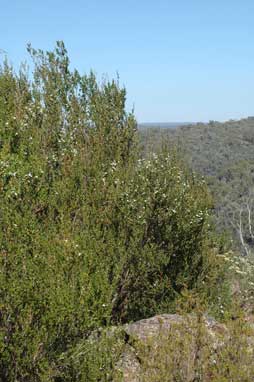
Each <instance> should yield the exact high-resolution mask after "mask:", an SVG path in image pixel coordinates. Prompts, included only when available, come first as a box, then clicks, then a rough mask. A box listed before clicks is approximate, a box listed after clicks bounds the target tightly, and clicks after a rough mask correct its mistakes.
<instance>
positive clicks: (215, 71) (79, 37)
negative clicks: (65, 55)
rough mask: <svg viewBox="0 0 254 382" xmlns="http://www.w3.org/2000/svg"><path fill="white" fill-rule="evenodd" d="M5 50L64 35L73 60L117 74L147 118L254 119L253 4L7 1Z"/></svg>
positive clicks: (19, 56)
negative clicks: (253, 116)
mask: <svg viewBox="0 0 254 382" xmlns="http://www.w3.org/2000/svg"><path fill="white" fill-rule="evenodd" d="M0 9H1V13H0V14H1V18H0V20H1V21H0V49H2V50H4V51H6V52H7V54H8V57H9V59H10V60H11V61H12V63H13V64H15V66H17V65H18V63H20V62H21V61H22V60H25V59H26V60H27V53H26V44H27V43H28V42H31V43H32V46H33V47H35V48H42V49H47V50H50V49H52V48H53V47H54V43H55V41H56V40H64V42H65V45H66V47H67V49H68V51H69V55H70V58H71V62H72V65H73V66H75V67H77V68H78V69H79V70H80V71H81V72H88V71H89V70H90V69H94V70H95V72H96V73H97V74H98V76H99V77H101V76H102V75H104V74H107V75H108V76H109V77H115V76H116V73H117V72H118V73H119V75H120V80H121V83H122V84H124V85H125V86H126V88H127V92H128V99H127V107H128V108H129V109H130V108H131V107H132V105H134V107H135V114H136V116H137V119H138V121H139V122H153V121H158V122H166V121H208V120H211V119H215V120H227V119H230V118H234V119H238V118H241V117H245V116H248V115H254V22H253V18H254V1H253V0H242V1H240V0H231V1H229V0H220V1H219V0H203V1H201V0H196V1H194V0H193V1H192V0H185V1H184V0H174V1H170V0H168V1H166V0H165V1H163V0H156V1H151V0H136V1H134V0H124V1H122V0H118V1H115V0H104V1H103V0H100V1H97V0H93V1H92V0H91V1H86V0H83V1H81V0H73V1H65V0H62V1H60V0H51V1H50V0H44V1H35V0H33V1H32V0H9V1H3V0H0ZM1 58H3V55H1V56H0V60H1Z"/></svg>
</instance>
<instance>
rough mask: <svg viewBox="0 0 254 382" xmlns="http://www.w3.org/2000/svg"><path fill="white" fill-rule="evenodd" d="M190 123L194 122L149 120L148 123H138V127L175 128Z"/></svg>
mask: <svg viewBox="0 0 254 382" xmlns="http://www.w3.org/2000/svg"><path fill="white" fill-rule="evenodd" d="M190 124H192V122H147V123H140V124H138V127H139V128H140V129H146V128H155V129H156V128H159V129H175V128H177V127H180V126H185V125H190Z"/></svg>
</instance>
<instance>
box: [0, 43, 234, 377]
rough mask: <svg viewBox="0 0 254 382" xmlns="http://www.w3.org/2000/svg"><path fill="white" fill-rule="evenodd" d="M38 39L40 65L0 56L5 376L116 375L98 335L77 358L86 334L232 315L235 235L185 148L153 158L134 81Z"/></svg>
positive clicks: (0, 327)
mask: <svg viewBox="0 0 254 382" xmlns="http://www.w3.org/2000/svg"><path fill="white" fill-rule="evenodd" d="M28 51H29V53H30V54H31V56H32V58H33V61H34V66H33V73H32V74H31V72H28V71H27V70H26V69H25V68H24V67H23V68H21V70H20V72H19V73H15V71H14V70H13V68H12V67H11V66H10V65H9V64H8V63H7V62H5V63H4V64H3V65H2V67H1V69H0V174H1V177H0V379H1V380H2V381H8V382H12V381H13V382H14V381H19V382H25V381H29V382H30V381H32V382H33V381H38V382H39V381H58V382H61V381H80V380H84V381H97V380H102V381H104V380H105V381H106V380H110V377H109V376H108V374H107V373H106V371H105V368H104V367H103V366H102V364H100V365H99V366H98V369H96V370H94V368H93V367H92V369H91V366H89V365H90V363H89V362H91V364H92V365H93V362H94V357H95V355H94V353H92V350H91V349H92V348H91V346H92V345H91V342H89V340H88V342H85V349H86V350H84V351H83V350H82V351H83V353H82V357H83V358H82V360H83V361H82V362H83V363H82V365H83V366H82V365H80V364H79V363H78V362H76V363H75V354H79V349H80V347H79V346H80V341H81V339H82V340H83V341H85V340H86V339H89V338H90V337H89V336H90V335H91V333H93V331H94V330H96V329H98V328H103V327H107V326H108V325H112V324H120V323H124V322H127V321H132V320H137V319H140V318H144V317H148V316H151V315H153V314H156V313H163V312H167V313H168V312H175V311H176V310H177V309H179V307H181V308H182V309H183V310H185V311H190V310H191V309H193V308H195V306H196V304H199V306H202V307H204V309H206V310H207V311H212V312H213V314H215V315H216V314H217V316H218V315H223V313H224V310H226V306H227V303H228V302H229V300H228V293H229V290H228V288H227V285H226V282H225V277H226V271H225V264H226V263H225V261H224V259H225V256H224V255H225V248H224V245H223V242H222V241H221V240H220V239H219V238H218V237H217V235H216V234H215V233H214V229H213V226H212V225H211V222H210V218H209V213H210V209H211V207H212V202H211V197H210V194H209V192H208V190H207V186H206V184H205V182H204V181H203V180H202V179H201V178H200V177H198V176H196V175H195V174H194V173H192V172H190V171H189V170H188V168H187V167H186V166H185V165H184V163H183V161H182V160H181V159H180V158H179V157H178V155H177V153H176V152H174V151H173V150H172V151H171V152H170V153H163V152H160V153H158V154H157V155H151V156H148V157H147V158H142V155H141V153H140V149H139V147H138V137H137V126H136V122H135V118H134V115H133V114H128V113H127V112H126V111H125V97H126V91H125V89H122V88H121V87H120V86H119V84H118V82H117V81H114V80H113V81H108V82H102V83H99V82H98V80H97V79H96V77H95V75H94V74H93V73H92V72H91V73H90V74H89V75H80V74H79V73H78V72H77V71H76V70H73V71H72V70H71V69H70V66H69V58H68V55H67V52H66V49H65V47H64V44H63V43H62V42H58V43H57V46H56V49H55V50H54V51H53V52H43V51H41V50H34V49H33V48H31V47H28ZM222 308H223V309H224V310H223V309H222ZM82 349H83V348H82ZM103 349H104V350H105V349H107V347H106V345H105V346H104V345H103ZM96 351H97V352H98V351H99V353H100V354H101V351H102V349H99V350H98V349H97V350H96ZM70 354H71V355H72V356H71V355H70ZM73 357H74V359H73ZM79 357H80V354H79ZM79 359H80V358H79ZM103 362H104V361H103ZM105 362H106V361H105Z"/></svg>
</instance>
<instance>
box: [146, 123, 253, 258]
mask: <svg viewBox="0 0 254 382" xmlns="http://www.w3.org/2000/svg"><path fill="white" fill-rule="evenodd" d="M140 135H141V142H142V145H143V151H144V152H145V153H147V152H150V151H155V152H156V151H157V149H158V147H160V146H161V144H164V145H165V146H171V145H172V144H176V145H178V148H179V150H180V152H181V155H182V156H183V157H184V158H185V159H186V161H187V162H188V163H189V165H190V167H191V168H192V169H194V170H195V171H197V172H198V173H200V174H202V175H204V176H205V177H206V180H207V182H208V185H209V188H210V190H211V191H212V193H213V196H214V202H215V206H214V212H215V216H216V224H217V227H218V228H219V230H221V229H222V228H223V229H226V230H227V231H228V232H230V235H231V237H232V239H233V241H234V245H235V247H236V248H237V249H238V250H240V252H241V253H242V254H243V255H247V254H249V255H251V253H252V252H253V249H254V235H253V228H252V227H253V223H254V220H253V213H254V192H253V191H254V150H253V148H254V117H249V118H247V119H242V120H240V121H233V120H232V121H228V122H226V123H219V122H215V121H211V122H209V123H208V124H203V123H198V124H195V125H189V126H183V127H180V128H177V129H174V130H172V129H167V130H165V129H160V128H156V127H155V126H154V127H153V128H152V129H151V130H150V129H146V130H144V129H142V130H140Z"/></svg>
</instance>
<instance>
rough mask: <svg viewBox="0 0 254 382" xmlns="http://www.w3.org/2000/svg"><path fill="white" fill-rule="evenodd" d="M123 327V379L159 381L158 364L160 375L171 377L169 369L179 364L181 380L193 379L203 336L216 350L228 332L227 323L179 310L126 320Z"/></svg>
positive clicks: (126, 381) (136, 381)
mask: <svg viewBox="0 0 254 382" xmlns="http://www.w3.org/2000/svg"><path fill="white" fill-rule="evenodd" d="M200 322H202V324H203V325H200ZM201 327H202V331H203V332H202V333H201V332H200V328H201ZM124 330H125V333H126V344H125V347H124V350H123V353H122V356H121V359H120V360H119V362H118V364H117V369H118V370H121V372H122V376H123V382H141V381H142V382H143V381H149V382H150V381H151V382H152V381H156V382H160V381H161V379H160V380H158V379H156V378H158V376H157V377H156V373H157V372H158V367H157V366H156V365H157V364H159V365H160V366H159V368H160V371H159V373H160V378H164V379H165V380H168V379H167V373H170V372H176V371H174V370H173V368H175V364H176V365H177V364H178V365H179V366H180V368H179V370H178V371H177V372H178V374H179V376H180V377H179V378H182V379H179V380H184V381H185V382H191V381H194V380H195V370H196V369H197V367H196V363H197V362H200V360H201V359H202V357H203V354H202V351H203V350H202V349H201V348H200V344H199V341H200V337H201V336H202V341H203V342H204V343H207V344H209V348H210V349H213V351H216V350H217V349H218V348H219V347H220V346H221V344H222V343H223V341H222V338H225V337H226V336H227V335H228V330H227V328H226V326H225V325H222V324H220V323H218V322H217V321H215V320H214V319H212V318H210V317H200V318H198V317H197V316H194V315H188V316H180V315H177V314H161V315H157V316H154V317H151V318H148V319H143V320H140V321H137V322H134V323H131V324H126V325H125V326H124ZM203 345H204V344H203ZM203 345H202V346H203ZM174 349H175V351H174ZM179 350H180V351H179ZM181 351H182V353H181ZM162 375H163V377H162ZM172 380H173V379H172ZM170 381H171V379H170ZM163 382H164V381H163Z"/></svg>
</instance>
